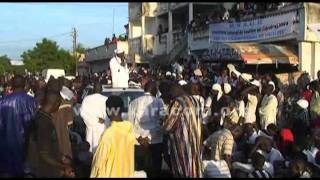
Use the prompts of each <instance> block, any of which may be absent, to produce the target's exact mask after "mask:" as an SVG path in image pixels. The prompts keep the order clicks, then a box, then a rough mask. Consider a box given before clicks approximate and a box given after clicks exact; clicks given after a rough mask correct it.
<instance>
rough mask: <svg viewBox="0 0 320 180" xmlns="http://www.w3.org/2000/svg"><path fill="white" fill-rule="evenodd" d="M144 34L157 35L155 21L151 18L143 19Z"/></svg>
mask: <svg viewBox="0 0 320 180" xmlns="http://www.w3.org/2000/svg"><path fill="white" fill-rule="evenodd" d="M145 28H146V29H145V34H157V28H158V26H157V25H156V19H155V18H153V17H146V18H145Z"/></svg>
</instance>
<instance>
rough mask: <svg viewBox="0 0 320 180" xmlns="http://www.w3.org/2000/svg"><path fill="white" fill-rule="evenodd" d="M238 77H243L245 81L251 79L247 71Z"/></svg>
mask: <svg viewBox="0 0 320 180" xmlns="http://www.w3.org/2000/svg"><path fill="white" fill-rule="evenodd" d="M240 77H241V78H242V79H244V80H245V81H247V82H249V81H250V80H251V79H252V75H251V74H248V73H242V74H241V75H240Z"/></svg>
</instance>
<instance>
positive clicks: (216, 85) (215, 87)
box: [212, 83, 221, 92]
mask: <svg viewBox="0 0 320 180" xmlns="http://www.w3.org/2000/svg"><path fill="white" fill-rule="evenodd" d="M212 90H216V91H219V92H220V91H221V86H220V84H218V83H216V84H214V85H213V86H212Z"/></svg>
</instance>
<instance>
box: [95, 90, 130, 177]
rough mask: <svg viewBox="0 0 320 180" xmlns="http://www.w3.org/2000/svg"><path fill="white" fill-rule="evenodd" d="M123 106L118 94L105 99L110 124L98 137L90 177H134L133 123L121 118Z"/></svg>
mask: <svg viewBox="0 0 320 180" xmlns="http://www.w3.org/2000/svg"><path fill="white" fill-rule="evenodd" d="M123 107H124V105H123V101H122V99H121V98H120V97H119V96H110V97H109V98H108V100H107V101H106V110H107V115H108V116H109V118H110V120H111V126H110V127H109V128H107V129H106V130H105V131H104V132H103V134H102V136H101V138H100V141H99V145H98V148H97V150H96V152H95V154H94V158H93V163H92V170H91V175H90V177H91V178H108V177H119V178H120V177H121V178H125V177H134V145H135V143H136V139H135V136H134V132H133V125H132V124H131V123H130V122H129V121H123V120H122V118H121V112H122V110H123Z"/></svg>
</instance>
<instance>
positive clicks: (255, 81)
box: [250, 79, 260, 87]
mask: <svg viewBox="0 0 320 180" xmlns="http://www.w3.org/2000/svg"><path fill="white" fill-rule="evenodd" d="M250 84H252V85H254V86H257V87H260V82H259V81H258V80H256V79H255V80H253V81H251V82H250Z"/></svg>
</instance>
